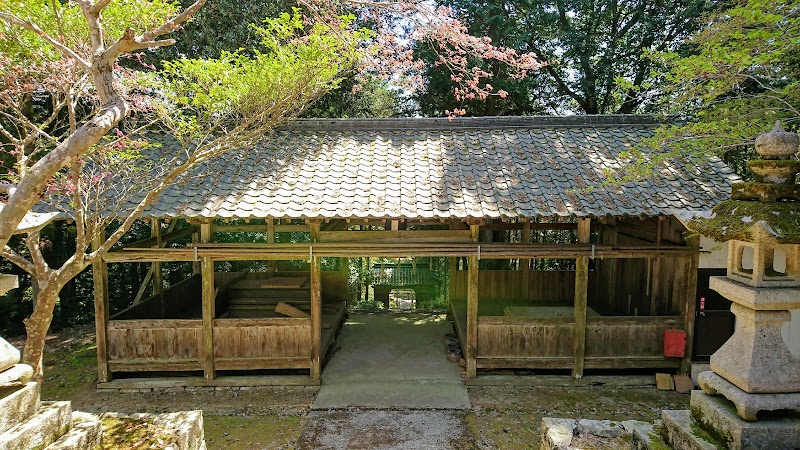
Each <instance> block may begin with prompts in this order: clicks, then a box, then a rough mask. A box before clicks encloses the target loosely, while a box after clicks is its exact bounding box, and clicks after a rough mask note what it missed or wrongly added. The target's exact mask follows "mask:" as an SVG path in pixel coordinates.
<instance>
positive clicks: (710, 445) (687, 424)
mask: <svg viewBox="0 0 800 450" xmlns="http://www.w3.org/2000/svg"><path fill="white" fill-rule="evenodd" d="M661 420H662V421H664V425H663V427H662V429H661V437H662V438H663V440H664V441H665V442H666V444H667V445H666V447H667V448H671V449H674V450H718V449H720V448H725V447H724V446H722V447H721V446H720V443H717V442H713V439H709V438H708V436H703V433H702V431H701V430H700V429H699V427H698V426H697V424H695V423H694V422H693V421H692V413H691V412H690V411H689V410H665V411H661ZM651 442H652V441H651ZM653 447H655V448H658V447H657V445H654V446H651V447H647V448H653Z"/></svg>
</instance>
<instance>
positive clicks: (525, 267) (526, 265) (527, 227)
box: [519, 220, 531, 299]
mask: <svg viewBox="0 0 800 450" xmlns="http://www.w3.org/2000/svg"><path fill="white" fill-rule="evenodd" d="M522 243H523V244H530V243H531V222H530V220H526V221H525V222H524V223H523V224H522ZM519 265H520V270H522V287H523V289H522V292H524V293H525V298H527V299H530V298H531V295H530V289H531V260H530V259H528V258H522V259H520V260H519Z"/></svg>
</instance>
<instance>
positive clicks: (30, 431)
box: [0, 402, 72, 450]
mask: <svg viewBox="0 0 800 450" xmlns="http://www.w3.org/2000/svg"><path fill="white" fill-rule="evenodd" d="M71 426H72V406H71V405H70V402H41V406H40V407H39V410H38V411H36V414H34V416H33V417H31V418H29V419H28V420H27V421H25V422H23V423H21V424H19V425H17V426H15V427H14V428H11V429H10V430H8V431H6V432H5V433H3V434H0V448H2V449H4V450H31V449H42V448H45V447H47V446H48V445H50V444H51V443H53V442H54V441H55V440H56V439H58V438H59V437H61V436H62V435H63V434H64V433H66V432H67V431H69V429H70V427H71Z"/></svg>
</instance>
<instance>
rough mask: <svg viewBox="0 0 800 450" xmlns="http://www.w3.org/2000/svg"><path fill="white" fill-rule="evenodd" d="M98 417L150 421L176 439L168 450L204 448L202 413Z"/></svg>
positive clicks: (109, 415)
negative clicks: (174, 443)
mask: <svg viewBox="0 0 800 450" xmlns="http://www.w3.org/2000/svg"><path fill="white" fill-rule="evenodd" d="M100 417H101V418H104V417H116V418H132V419H139V420H150V421H152V422H153V424H154V425H158V426H159V427H162V428H164V429H165V430H167V431H168V432H171V433H173V434H174V435H175V436H177V437H178V442H177V444H176V445H174V446H170V447H168V448H169V450H205V448H206V441H205V435H204V432H203V411H199V410H197V411H181V412H176V413H166V414H116V413H105V414H103V415H102V416H100Z"/></svg>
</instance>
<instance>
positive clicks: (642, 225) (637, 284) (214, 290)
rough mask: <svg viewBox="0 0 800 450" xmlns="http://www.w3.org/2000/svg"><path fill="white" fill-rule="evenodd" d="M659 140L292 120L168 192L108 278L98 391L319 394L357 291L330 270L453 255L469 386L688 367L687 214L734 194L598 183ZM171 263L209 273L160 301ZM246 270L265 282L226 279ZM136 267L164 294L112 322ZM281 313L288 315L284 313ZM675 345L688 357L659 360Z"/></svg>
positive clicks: (693, 170)
mask: <svg viewBox="0 0 800 450" xmlns="http://www.w3.org/2000/svg"><path fill="white" fill-rule="evenodd" d="M656 126H657V124H656V123H654V121H653V120H652V119H651V118H649V117H644V116H584V117H563V118H561V117H528V118H464V119H455V120H453V121H448V120H445V119H380V120H328V119H308V120H297V121H295V122H293V123H291V124H290V125H289V126H288V127H286V128H284V129H281V130H278V131H276V132H275V133H274V134H273V135H272V136H269V137H267V138H265V139H264V140H263V141H262V142H261V143H259V144H258V145H256V146H254V147H252V148H246V149H243V150H242V151H237V152H230V153H228V154H226V155H224V156H223V157H221V158H219V159H217V160H215V161H213V162H209V163H208V164H206V165H205V167H202V168H200V169H199V171H198V173H200V174H202V176H193V177H187V178H186V179H185V180H183V181H182V182H180V183H177V184H176V185H175V186H173V187H171V188H170V189H169V190H168V191H167V192H166V193H165V194H164V195H163V196H162V197H161V199H160V201H159V202H158V203H157V204H155V205H153V206H152V207H151V208H150V209H149V211H148V212H147V213H146V214H145V216H144V217H143V218H144V219H147V220H150V221H151V222H152V224H153V228H152V229H153V233H152V237H151V238H149V239H146V240H144V241H139V242H136V243H133V244H128V245H125V246H124V247H123V248H121V249H119V250H116V251H113V252H109V253H108V254H106V255H105V257H104V258H103V261H101V262H98V263H97V264H95V266H94V273H95V291H96V294H95V295H96V312H97V315H96V316H97V351H98V364H99V380H100V382H101V383H103V382H107V381H109V380H110V379H111V378H112V376H113V375H114V374H116V373H130V372H153V373H163V372H171V371H178V372H191V371H202V372H203V373H204V374H205V377H206V378H208V379H213V378H215V377H216V376H217V373H218V372H228V371H241V370H248V371H249V370H262V369H263V370H276V369H278V370H280V369H294V370H307V371H308V372H307V373H308V374H309V375H310V377H311V380H314V381H318V380H319V379H320V373H321V370H322V365H323V362H324V360H325V358H326V355H327V354H328V353H329V352H330V348H331V345H332V342H334V340H335V334H336V332H337V330H338V328H339V326H340V324H341V323H342V322H343V320H344V318H345V308H346V305H345V303H344V302H345V301H346V300H347V299H346V292H347V283H348V274H347V273H346V272H345V271H344V270H338V271H336V270H333V271H328V270H325V271H323V270H322V269H321V265H322V262H323V260H325V261H328V258H330V259H334V260H335V259H340V260H341V261H342V262H343V264H341V265H340V266H339V267H347V266H348V265H347V263H346V261H347V258H354V257H386V258H407V257H425V258H448V261H449V273H450V276H449V279H450V283H449V286H444V287H443V289H447V291H448V293H449V299H450V302H449V304H450V307H449V308H450V314H451V316H452V319H453V320H454V323H455V325H456V330H457V333H458V336H459V339H460V340H461V343H462V348H463V349H464V353H465V359H466V364H467V366H466V372H467V376H468V377H475V376H476V374H477V371H478V370H479V369H489V368H532V369H571V370H572V373H573V375H574V376H578V377H579V376H581V374H582V373H583V371H584V369H603V368H681V367H682V369H683V370H687V369H688V367H689V364H690V357H691V342H692V339H691V334H692V331H693V323H694V316H695V311H694V305H695V298H694V297H695V287H696V276H697V265H698V254H699V250H698V245H697V240H696V239H694V238H687V237H686V235H685V232H686V229H685V228H684V226H683V225H682V224H681V222H680V221H679V220H677V218H676V217H675V216H674V213H675V212H676V211H685V210H707V209H710V208H711V207H712V206H713V205H715V204H716V203H718V202H720V201H722V200H725V199H726V198H727V197H728V193H729V192H730V185H731V183H732V182H733V181H735V180H736V179H737V177H736V176H735V175H734V174H733V171H732V170H731V169H730V168H728V167H727V166H725V165H724V164H723V163H722V162H721V161H719V160H717V159H714V158H711V159H710V161H709V162H707V163H706V164H705V165H704V166H702V167H690V166H688V165H687V164H686V162H682V161H681V162H675V163H671V164H665V165H661V166H658V167H657V170H656V171H655V173H654V174H653V175H652V176H650V177H648V178H646V179H644V180H641V181H631V182H628V183H626V184H624V185H604V181H605V180H606V177H607V175H608V174H610V173H614V171H616V170H617V169H619V168H620V167H622V166H624V165H625V164H626V163H627V160H625V159H624V158H623V156H622V154H623V152H625V151H627V150H631V149H633V148H634V147H635V146H637V145H639V144H641V142H642V141H643V139H645V138H647V137H649V136H652V134H653V130H654V129H655V127H656ZM162 150H163V151H169V150H170V146H169V145H166V144H165V145H164V147H163V149H162ZM166 221H169V228H166V225H165V222H166ZM220 233H227V234H228V235H229V234H231V233H233V234H236V233H261V236H262V237H263V242H260V243H255V242H247V241H246V240H244V243H241V241H243V240H241V239H240V243H224V242H220V240H219V239H218V237H219V236H221V235H220ZM289 234H291V235H292V236H295V237H297V236H301V237H303V238H302V239H299V240H298V239H296V238H294V239H286V238H284V237H282V236H288V235H289ZM189 235H191V236H192V237H193V239H192V241H191V243H189V244H185V245H175V243H174V242H176V239H179V238H184V239H185V238H186V236H189ZM289 241H293V242H289ZM167 244H170V246H169V247H165V245H167ZM173 261H183V262H193V263H194V268H195V274H194V275H192V276H191V277H189V278H188V279H186V280H184V281H182V282H180V283H176V284H173V285H172V286H170V287H169V288H167V289H166V290H163V286H164V283H163V280H162V279H161V275H160V273H161V265H162V264H163V263H166V262H173ZM235 261H265V264H267V267H268V268H267V269H266V270H265V271H263V272H255V273H252V272H251V273H236V272H225V271H222V270H218V269H215V265H216V266H217V267H218V268H219V267H220V265H221V264H223V263H225V262H235ZM281 261H300V262H302V264H301V265H300V266H295V269H293V270H281V269H280V263H281ZM498 261H499V262H502V264H497V262H498ZM124 262H149V263H152V267H153V272H152V273H153V275H152V279H153V280H154V281H153V295H152V296H151V297H150V298H147V299H144V300H142V301H139V302H137V303H136V304H134V305H132V306H131V307H130V308H128V309H126V310H124V311H121V312H119V313H117V314H115V315H113V316H112V317H109V313H108V294H107V293H108V288H107V283H108V278H107V273H108V272H107V268H106V265H107V264H116V263H124ZM273 262H274V263H273ZM275 264H278V265H277V267H278V269H277V270H276V269H275V267H276V265H275ZM499 266H503V268H502V270H501V269H498V267H499ZM297 267H300V269H298V268H297ZM143 289H144V288H143ZM281 302H283V303H285V304H288V305H290V306H291V307H292V308H293V309H292V310H290V314H289V316H287V315H285V314H278V313H276V312H275V306H276V305H277V304H278V303H281ZM673 328H674V329H676V330H684V331H685V332H686V333H688V336H687V339H686V343H687V344H686V346H685V347H684V348H683V349H680V350H683V351H682V352H679V353H678V354H672V353H669V354H665V352H664V335H665V331H666V330H670V329H673ZM681 354H683V355H685V356H683V357H681V356H680V355H681Z"/></svg>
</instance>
